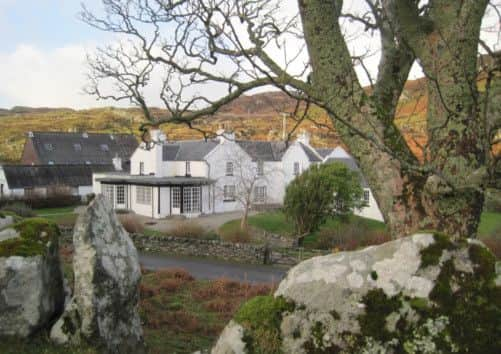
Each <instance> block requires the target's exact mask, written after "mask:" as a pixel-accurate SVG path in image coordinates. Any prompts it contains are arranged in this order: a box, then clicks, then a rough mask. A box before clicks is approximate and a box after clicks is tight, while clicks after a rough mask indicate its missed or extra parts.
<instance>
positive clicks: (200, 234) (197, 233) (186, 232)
mask: <svg viewBox="0 0 501 354" xmlns="http://www.w3.org/2000/svg"><path fill="white" fill-rule="evenodd" d="M169 234H170V235H171V236H174V237H184V238H201V239H205V238H209V236H210V234H209V233H207V231H206V230H205V229H204V228H203V227H202V226H200V225H199V224H197V223H194V222H190V223H188V222H184V223H179V224H177V225H176V227H174V228H173V229H172V230H170V231H169Z"/></svg>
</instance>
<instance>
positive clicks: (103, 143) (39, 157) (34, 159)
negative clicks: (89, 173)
mask: <svg viewBox="0 0 501 354" xmlns="http://www.w3.org/2000/svg"><path fill="white" fill-rule="evenodd" d="M137 147H138V141H137V139H136V138H135V137H134V135H131V134H100V133H66V132H30V133H28V138H27V140H26V143H25V146H24V151H23V156H22V158H21V163H22V164H25V165H48V164H54V165H83V164H88V165H109V164H112V160H113V158H115V157H119V158H120V159H122V162H123V163H124V167H126V166H127V162H129V161H130V157H131V156H132V154H133V153H134V151H135V150H136V148H137Z"/></svg>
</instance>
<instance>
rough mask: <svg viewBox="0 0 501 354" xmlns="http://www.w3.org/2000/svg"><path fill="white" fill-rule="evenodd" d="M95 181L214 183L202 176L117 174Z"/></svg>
mask: <svg viewBox="0 0 501 354" xmlns="http://www.w3.org/2000/svg"><path fill="white" fill-rule="evenodd" d="M96 181H98V182H101V183H104V184H132V185H140V186H202V185H208V184H212V183H214V180H211V179H208V178H204V177H156V176H131V175H118V174H116V175H110V176H106V177H102V178H96Z"/></svg>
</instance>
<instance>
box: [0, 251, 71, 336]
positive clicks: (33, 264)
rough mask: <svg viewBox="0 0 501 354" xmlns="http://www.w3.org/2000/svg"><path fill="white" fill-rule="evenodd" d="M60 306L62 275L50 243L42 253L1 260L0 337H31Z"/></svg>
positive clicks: (47, 322) (62, 302)
mask: <svg viewBox="0 0 501 354" xmlns="http://www.w3.org/2000/svg"><path fill="white" fill-rule="evenodd" d="M0 246H1V242H0ZM63 304H64V292H63V275H62V272H61V266H60V262H59V255H58V247H57V244H54V243H53V241H49V242H48V244H47V247H46V249H45V252H44V253H43V254H39V255H34V256H31V257H21V256H10V257H0V336H17V337H23V338H24V337H28V336H30V335H32V334H34V333H35V332H36V331H38V330H39V329H41V328H43V327H45V326H47V325H48V324H49V323H50V322H51V321H52V320H53V319H54V317H56V316H57V315H59V314H60V313H61V311H62V308H63Z"/></svg>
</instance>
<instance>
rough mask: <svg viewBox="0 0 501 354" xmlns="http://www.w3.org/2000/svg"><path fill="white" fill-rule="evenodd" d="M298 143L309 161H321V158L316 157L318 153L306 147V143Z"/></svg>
mask: <svg viewBox="0 0 501 354" xmlns="http://www.w3.org/2000/svg"><path fill="white" fill-rule="evenodd" d="M299 145H301V147H302V148H303V150H304V152H305V153H306V156H308V160H310V162H321V161H322V159H321V158H320V157H318V155H317V154H316V153H315V151H314V150H313V149H312V148H310V147H308V146H307V145H305V144H303V143H299Z"/></svg>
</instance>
